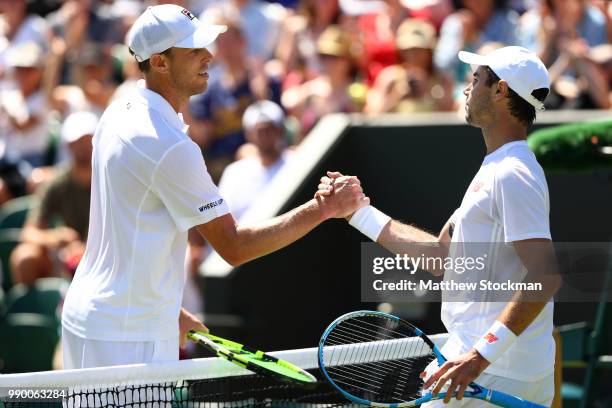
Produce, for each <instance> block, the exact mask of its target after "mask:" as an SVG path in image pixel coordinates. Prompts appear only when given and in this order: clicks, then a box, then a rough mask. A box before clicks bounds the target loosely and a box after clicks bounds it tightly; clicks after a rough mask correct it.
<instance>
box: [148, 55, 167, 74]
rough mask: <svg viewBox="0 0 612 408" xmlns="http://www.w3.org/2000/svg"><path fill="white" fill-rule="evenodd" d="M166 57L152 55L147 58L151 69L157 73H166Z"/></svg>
mask: <svg viewBox="0 0 612 408" xmlns="http://www.w3.org/2000/svg"><path fill="white" fill-rule="evenodd" d="M168 62H169V60H168V57H167V56H166V55H164V54H153V55H151V58H149V63H150V65H151V69H153V70H155V71H157V72H168V69H169V64H168Z"/></svg>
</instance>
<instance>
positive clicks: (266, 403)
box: [0, 370, 357, 408]
mask: <svg viewBox="0 0 612 408" xmlns="http://www.w3.org/2000/svg"><path fill="white" fill-rule="evenodd" d="M309 372H311V373H312V374H313V375H315V376H316V377H317V379H318V380H319V381H318V382H317V383H316V384H315V385H314V386H312V387H308V388H304V387H301V386H296V385H293V384H288V383H282V382H278V381H276V380H273V379H269V378H266V377H262V376H260V375H246V376H231V377H222V378H214V379H205V380H194V381H179V382H169V383H164V384H148V385H139V386H136V385H132V386H122V387H114V388H95V389H88V390H75V389H69V390H68V398H65V399H63V401H62V400H58V399H56V400H42V399H38V400H36V401H34V400H30V399H27V400H20V401H16V400H15V401H6V402H4V403H1V402H0V407H7V408H8V407H35V408H39V407H57V408H60V407H75V408H76V407H113V408H120V407H126V408H137V407H138V408H141V407H151V408H154V407H177V408H179V407H194V408H195V407H202V408H204V407H210V408H222V407H287V408H289V407H295V408H298V407H351V406H357V405H351V404H350V403H349V402H348V401H347V400H346V399H345V398H344V397H343V396H342V395H340V393H338V392H337V391H336V390H335V389H334V388H333V387H332V386H331V385H329V383H327V382H326V381H325V380H323V379H322V378H321V375H320V373H319V372H318V370H309Z"/></svg>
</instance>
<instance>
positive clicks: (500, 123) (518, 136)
mask: <svg viewBox="0 0 612 408" xmlns="http://www.w3.org/2000/svg"><path fill="white" fill-rule="evenodd" d="M482 135H483V137H484V141H485V144H486V146H487V154H490V153H493V152H494V151H495V150H497V149H499V148H500V147H502V146H503V145H505V144H506V143H510V142H515V141H517V140H526V139H527V129H526V127H525V126H524V125H523V124H521V123H520V122H518V121H516V120H494V121H492V123H491V124H490V125H489V126H487V127H483V128H482Z"/></svg>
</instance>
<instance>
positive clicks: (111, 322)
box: [62, 83, 229, 341]
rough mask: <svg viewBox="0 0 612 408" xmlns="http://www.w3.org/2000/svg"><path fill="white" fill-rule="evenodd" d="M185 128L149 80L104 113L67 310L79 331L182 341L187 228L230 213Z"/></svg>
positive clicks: (100, 336) (68, 324) (70, 325)
mask: <svg viewBox="0 0 612 408" xmlns="http://www.w3.org/2000/svg"><path fill="white" fill-rule="evenodd" d="M185 128H186V127H185V124H184V123H183V121H182V118H181V117H180V116H179V115H177V113H176V112H175V111H174V109H173V108H172V107H171V106H170V104H169V103H168V102H167V101H166V100H165V99H164V98H163V97H162V96H161V95H159V94H157V93H155V92H152V91H150V90H148V89H146V88H144V87H143V83H141V84H140V87H139V88H138V91H137V92H135V93H134V94H133V95H130V96H128V97H126V98H123V99H119V100H117V101H115V102H113V103H112V104H111V105H110V106H109V107H108V108H107V109H106V111H105V112H104V115H103V116H102V118H101V119H100V122H99V125H98V128H97V130H96V132H95V135H94V138H93V145H94V146H93V161H92V166H93V172H92V186H91V209H90V220H89V235H88V240H87V247H86V250H85V255H84V257H83V259H82V261H81V263H80V264H79V267H78V269H77V271H76V274H75V277H74V279H73V281H72V284H71V285H70V289H69V290H68V294H67V296H66V300H65V303H64V308H63V313H62V324H63V326H64V328H66V329H67V330H69V331H71V332H73V333H74V334H75V335H77V336H80V337H84V338H87V339H94V340H114V341H157V340H169V339H174V338H178V330H179V329H178V316H179V312H180V306H181V298H182V295H183V286H184V282H185V278H186V276H185V269H184V260H185V252H186V248H187V230H188V229H189V228H191V227H193V226H195V225H199V224H204V223H207V222H209V221H211V220H213V219H214V218H217V217H220V216H222V215H224V214H227V213H228V212H229V210H228V207H227V205H226V203H225V201H224V200H223V198H222V197H221V196H220V195H219V193H218V190H217V187H216V186H215V185H214V183H213V182H212V180H211V178H210V176H209V174H208V172H207V170H206V165H205V164H204V159H203V158H202V153H201V151H200V148H199V147H198V146H197V145H196V144H195V143H193V142H192V141H191V139H190V138H189V137H188V136H187V135H186V134H185V132H184V130H185Z"/></svg>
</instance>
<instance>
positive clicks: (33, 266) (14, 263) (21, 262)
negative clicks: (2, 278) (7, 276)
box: [10, 243, 53, 286]
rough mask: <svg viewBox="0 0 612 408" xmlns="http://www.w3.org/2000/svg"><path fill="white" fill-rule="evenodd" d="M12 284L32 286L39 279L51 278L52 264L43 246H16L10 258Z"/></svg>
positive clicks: (31, 244) (29, 244) (23, 244)
mask: <svg viewBox="0 0 612 408" xmlns="http://www.w3.org/2000/svg"><path fill="white" fill-rule="evenodd" d="M10 264H11V277H12V279H13V283H14V284H17V283H21V284H24V285H27V286H32V285H34V283H35V282H36V281H37V280H38V279H40V278H48V277H50V276H53V264H52V263H51V259H50V258H49V255H48V254H47V251H46V250H45V248H44V247H43V246H40V245H37V244H33V243H22V244H19V245H17V247H15V249H14V250H13V252H11V258H10Z"/></svg>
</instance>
